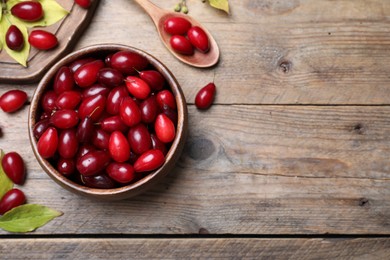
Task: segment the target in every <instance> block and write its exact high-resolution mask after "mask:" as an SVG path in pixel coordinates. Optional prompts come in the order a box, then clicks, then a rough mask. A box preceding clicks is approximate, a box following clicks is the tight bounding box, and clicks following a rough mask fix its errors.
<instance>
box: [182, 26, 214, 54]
mask: <svg viewBox="0 0 390 260" xmlns="http://www.w3.org/2000/svg"><path fill="white" fill-rule="evenodd" d="M187 37H188V39H189V40H190V42H191V44H192V45H193V46H194V47H195V48H196V49H197V50H199V51H200V52H203V53H206V52H208V51H209V50H210V44H209V37H208V36H207V34H206V32H205V31H204V30H203V29H202V28H200V27H198V26H194V27H191V29H190V30H189V31H188V33H187Z"/></svg>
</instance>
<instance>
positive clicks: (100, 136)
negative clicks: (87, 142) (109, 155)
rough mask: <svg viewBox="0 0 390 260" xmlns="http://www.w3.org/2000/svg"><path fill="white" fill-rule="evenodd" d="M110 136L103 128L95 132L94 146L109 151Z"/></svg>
mask: <svg viewBox="0 0 390 260" xmlns="http://www.w3.org/2000/svg"><path fill="white" fill-rule="evenodd" d="M109 141H110V134H109V133H107V132H106V131H104V130H103V129H101V128H98V129H96V130H95V131H94V133H93V135H92V144H93V145H94V146H95V147H97V148H99V149H102V150H105V149H108V145H109Z"/></svg>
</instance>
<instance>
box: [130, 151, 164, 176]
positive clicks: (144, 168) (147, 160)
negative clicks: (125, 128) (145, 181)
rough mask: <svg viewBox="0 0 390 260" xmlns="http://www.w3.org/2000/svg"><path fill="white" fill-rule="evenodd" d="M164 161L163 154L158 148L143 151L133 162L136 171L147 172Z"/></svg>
mask: <svg viewBox="0 0 390 260" xmlns="http://www.w3.org/2000/svg"><path fill="white" fill-rule="evenodd" d="M164 162H165V157H164V154H163V153H162V152H161V151H160V150H156V149H152V150H149V151H147V152H145V153H143V154H142V155H141V156H140V157H139V158H138V159H137V161H136V162H135V163H134V170H135V171H136V172H149V171H153V170H155V169H157V168H159V167H160V166H161V165H163V164H164Z"/></svg>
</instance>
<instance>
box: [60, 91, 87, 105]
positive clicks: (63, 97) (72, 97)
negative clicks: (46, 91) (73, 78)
mask: <svg viewBox="0 0 390 260" xmlns="http://www.w3.org/2000/svg"><path fill="white" fill-rule="evenodd" d="M80 101H81V93H80V92H79V91H75V90H69V91H64V92H62V93H61V94H60V95H59V96H58V97H57V100H56V107H57V108H59V109H76V107H77V105H78V104H79V103H80Z"/></svg>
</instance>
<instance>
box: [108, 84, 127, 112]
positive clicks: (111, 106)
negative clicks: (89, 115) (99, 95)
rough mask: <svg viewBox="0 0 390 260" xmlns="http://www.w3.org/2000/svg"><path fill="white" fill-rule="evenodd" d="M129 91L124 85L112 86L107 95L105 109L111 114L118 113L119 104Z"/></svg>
mask: <svg viewBox="0 0 390 260" xmlns="http://www.w3.org/2000/svg"><path fill="white" fill-rule="evenodd" d="M128 96H129V92H128V91H127V88H126V87H125V86H119V87H115V88H113V89H112V90H111V91H110V93H109V94H108V97H107V104H106V111H107V113H109V114H111V115H116V114H118V113H119V106H120V104H121V102H122V99H123V98H124V97H128Z"/></svg>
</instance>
